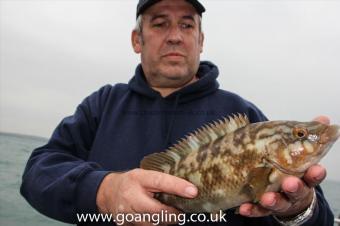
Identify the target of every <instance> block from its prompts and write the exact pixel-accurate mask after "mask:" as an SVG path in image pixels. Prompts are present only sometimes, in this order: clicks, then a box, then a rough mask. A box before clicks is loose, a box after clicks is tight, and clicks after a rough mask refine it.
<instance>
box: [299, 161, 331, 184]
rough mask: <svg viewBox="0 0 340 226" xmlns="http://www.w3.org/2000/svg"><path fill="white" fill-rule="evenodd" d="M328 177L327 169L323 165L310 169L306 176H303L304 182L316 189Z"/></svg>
mask: <svg viewBox="0 0 340 226" xmlns="http://www.w3.org/2000/svg"><path fill="white" fill-rule="evenodd" d="M326 176H327V171H326V169H325V168H324V167H323V166H321V165H313V166H311V167H309V168H308V170H307V171H306V173H305V175H304V176H303V180H304V181H305V182H306V184H307V185H308V186H310V187H315V186H316V185H318V184H320V183H321V182H322V181H323V180H324V179H325V178H326Z"/></svg>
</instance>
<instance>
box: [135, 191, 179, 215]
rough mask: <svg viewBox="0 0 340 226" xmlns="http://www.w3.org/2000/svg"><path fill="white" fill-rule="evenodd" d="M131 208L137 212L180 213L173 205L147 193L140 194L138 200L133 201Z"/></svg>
mask: <svg viewBox="0 0 340 226" xmlns="http://www.w3.org/2000/svg"><path fill="white" fill-rule="evenodd" d="M131 209H132V210H133V212H135V213H150V214H153V213H161V212H163V213H174V214H178V213H179V211H178V210H177V209H175V208H173V207H170V206H167V205H164V204H163V203H161V202H159V201H158V200H156V199H154V198H150V197H149V196H148V195H146V194H141V195H138V202H133V203H132V206H131Z"/></svg>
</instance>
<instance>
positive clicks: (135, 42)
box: [131, 30, 142, 53]
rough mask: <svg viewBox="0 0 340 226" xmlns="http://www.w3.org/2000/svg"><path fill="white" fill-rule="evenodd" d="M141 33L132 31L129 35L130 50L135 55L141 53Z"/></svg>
mask: <svg viewBox="0 0 340 226" xmlns="http://www.w3.org/2000/svg"><path fill="white" fill-rule="evenodd" d="M141 35H142V34H141V33H140V32H137V31H136V30H133V31H132V33H131V43H132V48H133V50H134V51H135V53H141V51H142V37H141Z"/></svg>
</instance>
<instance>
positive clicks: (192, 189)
mask: <svg viewBox="0 0 340 226" xmlns="http://www.w3.org/2000/svg"><path fill="white" fill-rule="evenodd" d="M185 193H186V194H187V195H188V196H191V197H194V196H196V194H197V189H196V188H195V187H193V186H189V187H187V188H186V189H185Z"/></svg>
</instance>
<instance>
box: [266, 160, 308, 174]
mask: <svg viewBox="0 0 340 226" xmlns="http://www.w3.org/2000/svg"><path fill="white" fill-rule="evenodd" d="M266 160H267V162H268V163H269V164H271V165H272V166H273V167H274V168H276V169H278V170H279V171H281V172H282V173H285V174H288V175H293V176H297V177H299V176H301V174H303V173H304V171H299V170H296V171H295V170H291V169H287V168H285V167H283V166H281V165H280V164H279V163H277V162H275V161H273V160H271V159H266Z"/></svg>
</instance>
